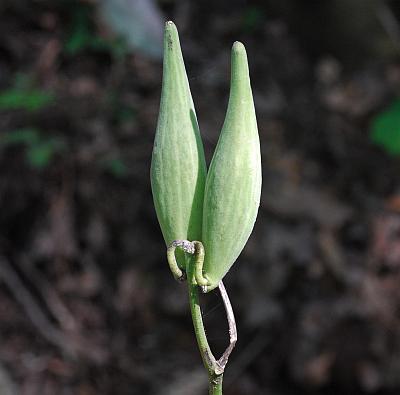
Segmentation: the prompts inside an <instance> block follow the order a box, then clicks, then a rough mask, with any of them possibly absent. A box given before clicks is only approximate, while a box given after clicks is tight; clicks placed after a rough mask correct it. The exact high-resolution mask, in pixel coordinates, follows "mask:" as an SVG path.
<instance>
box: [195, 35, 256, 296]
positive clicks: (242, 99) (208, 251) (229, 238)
mask: <svg viewBox="0 0 400 395" xmlns="http://www.w3.org/2000/svg"><path fill="white" fill-rule="evenodd" d="M260 195H261V154H260V141H259V137H258V131H257V121H256V115H255V109H254V103H253V95H252V92H251V86H250V78H249V68H248V64H247V55H246V50H245V48H244V46H243V44H242V43H240V42H235V43H234V44H233V47H232V61H231V88H230V95H229V104H228V109H227V113H226V117H225V121H224V125H223V127H222V131H221V135H220V137H219V140H218V144H217V148H216V150H215V152H214V156H213V158H212V161H211V165H210V169H209V171H208V175H207V180H206V189H205V195H204V210H203V232H202V242H203V244H204V249H205V260H204V265H203V273H204V276H205V278H206V279H207V280H208V281H209V284H208V286H207V287H206V288H205V290H206V291H207V292H208V291H210V290H212V289H214V288H215V287H216V286H218V283H219V281H220V280H221V279H222V278H223V277H224V276H225V274H226V273H227V272H228V270H229V269H230V268H231V266H232V265H233V263H234V262H235V261H236V259H237V257H238V256H239V254H240V253H241V251H242V249H243V247H244V246H245V244H246V242H247V240H248V238H249V236H250V234H251V231H252V229H253V227H254V222H255V220H256V216H257V211H258V207H259V205H260Z"/></svg>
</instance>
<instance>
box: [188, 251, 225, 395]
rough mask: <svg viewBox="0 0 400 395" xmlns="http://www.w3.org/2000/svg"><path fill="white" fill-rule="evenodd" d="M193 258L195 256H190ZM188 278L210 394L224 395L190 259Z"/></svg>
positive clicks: (190, 297)
mask: <svg viewBox="0 0 400 395" xmlns="http://www.w3.org/2000/svg"><path fill="white" fill-rule="evenodd" d="M189 259H190V260H192V259H193V258H192V257H191V258H189ZM187 280H188V288H189V304H190V312H191V314H192V320H193V326H194V332H195V334H196V339H197V344H198V347H199V350H200V355H201V358H202V360H203V364H204V366H205V368H206V369H207V371H208V381H209V395H222V378H223V371H222V372H219V371H220V370H221V369H220V367H219V366H218V364H217V361H216V360H215V358H214V356H213V354H212V352H211V349H210V345H209V344H208V340H207V335H206V332H205V329H204V324H203V318H202V316H201V307H200V301H199V287H198V285H197V284H196V280H195V265H194V262H193V261H188V265H187Z"/></svg>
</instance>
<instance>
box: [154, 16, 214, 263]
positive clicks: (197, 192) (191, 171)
mask: <svg viewBox="0 0 400 395" xmlns="http://www.w3.org/2000/svg"><path fill="white" fill-rule="evenodd" d="M205 178H206V163H205V158H204V150H203V145H202V142H201V138H200V133H199V127H198V123H197V118H196V113H195V109H194V104H193V100H192V96H191V93H190V88H189V83H188V79H187V75H186V70H185V65H184V61H183V57H182V52H181V47H180V43H179V36H178V32H177V29H176V27H175V25H174V24H173V23H172V22H167V23H166V25H165V35H164V63H163V82H162V92H161V103H160V112H159V117H158V124H157V131H156V136H155V141H154V148H153V155H152V162H151V187H152V192H153V199H154V205H155V209H156V213H157V217H158V221H159V223H160V227H161V230H162V233H163V236H164V239H165V242H166V244H167V245H169V244H170V243H171V242H172V241H173V240H176V239H188V240H200V238H201V229H202V213H203V199H204V185H205ZM177 260H178V264H179V265H180V266H181V267H184V261H183V254H182V253H181V252H179V253H178V255H177Z"/></svg>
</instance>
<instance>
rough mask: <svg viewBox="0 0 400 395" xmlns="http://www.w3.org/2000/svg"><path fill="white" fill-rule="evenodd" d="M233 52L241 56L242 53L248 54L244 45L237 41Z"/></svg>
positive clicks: (233, 46)
mask: <svg viewBox="0 0 400 395" xmlns="http://www.w3.org/2000/svg"><path fill="white" fill-rule="evenodd" d="M232 52H233V53H237V54H241V53H244V54H245V53H246V48H245V47H244V45H243V43H241V42H240V41H235V42H234V43H233V45H232Z"/></svg>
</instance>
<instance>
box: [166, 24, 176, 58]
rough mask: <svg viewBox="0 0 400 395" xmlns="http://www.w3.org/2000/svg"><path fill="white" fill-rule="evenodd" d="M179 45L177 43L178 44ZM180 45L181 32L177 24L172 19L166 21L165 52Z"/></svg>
mask: <svg viewBox="0 0 400 395" xmlns="http://www.w3.org/2000/svg"><path fill="white" fill-rule="evenodd" d="M177 43H178V45H175V44H177ZM177 47H179V34H178V29H177V28H176V25H175V23H174V22H172V21H167V22H165V30H164V53H166V51H167V50H169V51H173V49H174V48H177Z"/></svg>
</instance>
